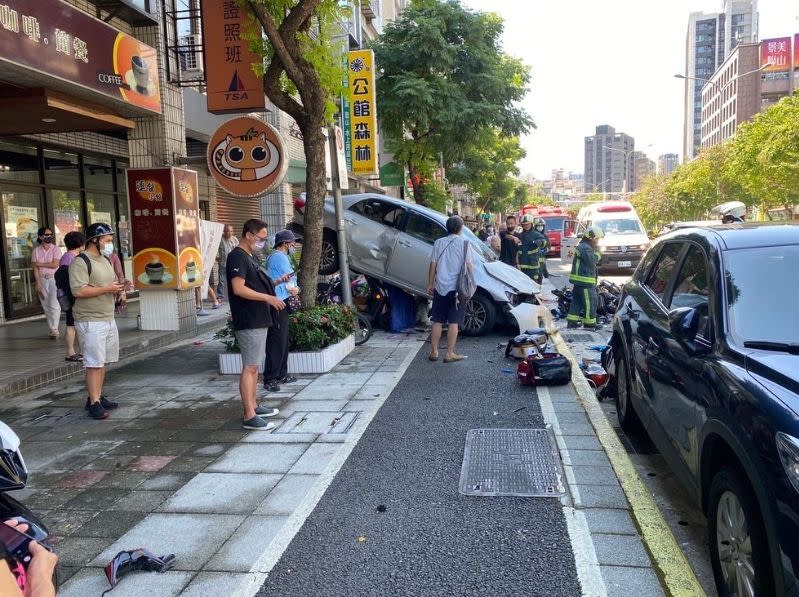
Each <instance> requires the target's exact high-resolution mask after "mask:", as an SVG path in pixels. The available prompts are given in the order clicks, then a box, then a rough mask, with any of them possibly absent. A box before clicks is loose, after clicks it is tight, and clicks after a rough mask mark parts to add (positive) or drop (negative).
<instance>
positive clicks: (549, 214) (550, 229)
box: [519, 205, 574, 257]
mask: <svg viewBox="0 0 799 597" xmlns="http://www.w3.org/2000/svg"><path fill="white" fill-rule="evenodd" d="M528 214H529V215H531V216H533V217H535V218H541V219H542V220H544V223H545V224H546V226H547V229H546V235H547V238H548V239H549V245H550V247H549V252H548V253H547V257H552V256H560V244H561V239H562V238H563V224H564V223H565V222H566V221H567V220H572V219H574V214H572V213H570V212H568V211H566V210H565V209H563V208H562V207H553V206H551V205H525V206H524V207H522V208H521V209H520V210H519V218H521V217H522V216H524V215H528Z"/></svg>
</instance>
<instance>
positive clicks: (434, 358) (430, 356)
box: [427, 354, 438, 361]
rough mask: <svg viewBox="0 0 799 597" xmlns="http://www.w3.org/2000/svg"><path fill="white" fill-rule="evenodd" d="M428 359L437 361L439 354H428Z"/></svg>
mask: <svg viewBox="0 0 799 597" xmlns="http://www.w3.org/2000/svg"><path fill="white" fill-rule="evenodd" d="M427 360H428V361H437V360H438V355H437V354H436V355H432V354H431V355H428V356H427Z"/></svg>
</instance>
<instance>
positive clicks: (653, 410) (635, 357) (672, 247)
mask: <svg viewBox="0 0 799 597" xmlns="http://www.w3.org/2000/svg"><path fill="white" fill-rule="evenodd" d="M684 250H685V245H684V243H681V242H670V243H666V244H665V245H663V247H662V248H661V250H660V252H659V253H658V256H657V259H656V261H655V263H654V265H653V266H652V268H651V269H650V270H649V272H648V273H647V275H646V277H645V279H644V280H643V282H642V283H641V284H640V287H639V292H638V293H637V295H636V299H637V309H636V310H635V313H634V314H632V315H631V317H632V318H633V319H634V320H635V326H634V327H633V329H632V330H631V337H630V341H631V346H630V353H631V358H632V363H631V364H630V369H631V371H632V372H633V373H634V375H633V379H632V389H633V391H634V392H635V393H636V394H637V395H638V397H639V398H640V404H641V405H642V406H643V411H644V412H643V413H641V414H642V416H643V417H645V418H646V419H647V420H649V419H655V420H657V419H658V416H657V412H658V411H659V410H661V409H662V408H663V407H662V404H663V401H662V397H660V396H658V394H657V393H656V392H655V390H654V387H653V385H652V383H653V379H654V378H656V377H658V376H660V375H661V374H662V372H661V363H660V362H659V360H658V359H659V355H658V345H657V344H656V339H657V337H658V330H659V329H660V328H662V327H663V326H664V325H665V326H666V327H668V309H667V307H666V306H665V304H664V301H665V300H666V299H667V298H668V297H669V290H670V289H671V287H672V285H673V283H674V276H675V274H676V273H677V266H678V264H679V261H680V258H681V257H682V254H683V252H684ZM623 308H625V309H627V308H628V307H627V306H625V307H623ZM653 439H654V434H653Z"/></svg>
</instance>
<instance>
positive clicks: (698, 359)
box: [652, 243, 714, 485]
mask: <svg viewBox="0 0 799 597" xmlns="http://www.w3.org/2000/svg"><path fill="white" fill-rule="evenodd" d="M712 292H713V290H712V286H711V284H710V275H709V266H708V258H707V256H706V254H705V252H704V250H703V249H702V247H701V246H700V245H698V244H696V243H690V244H689V245H688V248H687V251H686V253H685V256H684V258H683V259H682V263H681V265H680V269H679V273H678V274H677V276H676V278H675V282H674V284H673V286H672V289H671V291H670V296H669V297H668V299H667V301H666V304H667V305H668V308H669V310H672V309H677V308H680V307H691V308H693V309H697V311H699V315H700V319H699V334H698V336H697V339H696V344H697V345H703V346H704V347H707V348H710V346H712V343H713V340H714V338H713V336H714V330H713V324H712V318H711V314H710V308H711V305H712V304H713V302H712V296H711V294H712ZM653 344H654V345H656V346H657V362H658V368H657V370H656V371H653V378H652V388H653V391H654V393H655V394H656V395H657V396H658V400H659V407H660V408H659V409H658V410H657V412H656V416H657V417H658V418H659V426H660V427H661V428H662V429H663V430H664V431H665V432H666V434H667V435H668V438H669V441H670V442H671V445H672V447H673V449H674V451H675V453H676V454H678V455H679V458H680V461H681V462H680V464H681V468H682V469H683V470H678V472H679V473H680V474H682V475H683V476H684V477H685V478H684V479H683V480H684V481H685V482H686V483H688V484H689V485H690V484H691V483H693V482H695V480H696V479H697V478H698V476H697V475H698V473H699V471H698V464H699V455H698V446H699V431H700V429H701V419H702V412H704V409H705V408H706V407H707V406H708V404H710V395H709V393H710V391H711V390H710V383H709V377H708V375H707V366H708V364H707V361H706V359H705V357H703V356H702V355H701V354H700V355H693V354H690V353H689V351H688V349H687V348H686V347H685V346H684V345H682V344H680V343H679V342H677V341H676V340H675V339H674V337H673V336H672V334H671V331H670V329H669V326H668V323H667V324H666V326H665V327H661V326H657V328H656V329H655V330H654V332H653ZM655 373H657V375H655Z"/></svg>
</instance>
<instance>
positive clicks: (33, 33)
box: [0, 4, 89, 64]
mask: <svg viewBox="0 0 799 597" xmlns="http://www.w3.org/2000/svg"><path fill="white" fill-rule="evenodd" d="M19 17H20V15H19V12H18V11H16V10H14V9H13V8H11V7H10V6H9V5H8V4H0V27H2V28H3V29H5V30H6V31H11V32H12V33H19V24H20V18H19ZM21 21H22V32H23V33H24V34H25V35H26V36H27V37H28V39H30V40H31V41H34V42H36V43H37V44H38V43H40V42H41V43H44V45H46V46H47V45H50V40H49V39H48V38H46V37H45V38H44V39H42V32H41V28H40V27H39V19H37V18H36V17H34V16H32V15H22V19H21ZM53 43H54V44H55V50H56V52H60V53H62V54H64V55H65V56H70V57H72V58H74V59H75V60H80V61H81V62H85V63H87V64H88V62H89V46H88V45H87V44H86V42H85V41H83V40H82V39H81V38H79V37H77V36H75V35H71V34H70V33H68V32H66V31H62V30H61V29H59V28H57V27H56V29H55V32H54V33H53Z"/></svg>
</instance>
